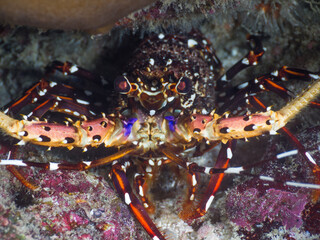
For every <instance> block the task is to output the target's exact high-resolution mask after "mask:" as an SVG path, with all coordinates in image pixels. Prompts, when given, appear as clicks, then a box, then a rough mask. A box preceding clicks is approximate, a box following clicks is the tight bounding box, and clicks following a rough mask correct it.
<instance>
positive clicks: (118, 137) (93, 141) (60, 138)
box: [0, 112, 131, 150]
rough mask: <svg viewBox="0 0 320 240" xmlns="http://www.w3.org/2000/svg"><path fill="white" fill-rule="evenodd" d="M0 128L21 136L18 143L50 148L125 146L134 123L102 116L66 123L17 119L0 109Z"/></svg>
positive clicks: (18, 137) (15, 135)
mask: <svg viewBox="0 0 320 240" xmlns="http://www.w3.org/2000/svg"><path fill="white" fill-rule="evenodd" d="M0 129H2V130H3V131H4V132H5V133H7V134H8V135H10V136H12V137H14V138H17V139H20V140H21V141H20V142H19V143H18V145H23V144H25V142H31V143H33V144H36V145H42V146H48V147H67V148H69V149H70V148H73V147H82V148H84V150H86V147H88V146H99V145H100V144H102V143H104V144H105V146H106V147H111V146H119V145H124V144H125V143H126V139H127V138H128V136H129V134H130V132H131V125H126V124H125V122H122V121H121V120H120V119H114V118H111V117H102V118H98V119H96V120H90V121H77V122H75V123H73V124H69V123H68V124H67V125H62V124H58V123H48V122H45V121H27V120H21V121H19V120H16V119H13V118H11V117H9V116H7V115H5V114H4V113H2V112H0Z"/></svg>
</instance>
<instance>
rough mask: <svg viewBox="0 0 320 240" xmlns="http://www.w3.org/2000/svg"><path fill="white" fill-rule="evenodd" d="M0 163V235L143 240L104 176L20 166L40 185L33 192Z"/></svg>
mask: <svg viewBox="0 0 320 240" xmlns="http://www.w3.org/2000/svg"><path fill="white" fill-rule="evenodd" d="M1 149H2V150H4V149H5V148H1ZM35 152H36V151H35ZM35 152H34V153H35ZM5 157H6V156H4V155H1V159H3V158H5ZM2 168H3V169H1V171H2V173H1V175H0V239H3V240H6V239H24V238H29V237H30V236H34V237H32V238H37V239H49V238H57V239H86V240H88V239H113V240H117V239H118V240H120V239H121V240H122V239H144V235H143V234H144V233H140V232H141V231H139V228H137V227H136V223H135V220H134V218H133V217H132V215H131V213H130V211H129V210H128V208H127V206H126V205H125V204H124V203H122V201H121V200H120V199H119V198H118V197H117V195H116V193H115V192H114V191H113V189H112V188H111V187H110V186H109V184H108V183H107V181H106V180H105V179H104V178H102V177H97V176H95V175H94V174H93V173H87V172H78V171H46V170H37V169H32V168H19V170H20V171H21V173H23V175H24V176H25V177H27V179H28V180H29V181H31V182H32V183H34V184H36V185H37V186H39V187H40V189H39V190H38V191H35V192H31V191H29V190H27V189H26V188H25V187H24V186H22V184H21V183H20V182H19V181H17V180H16V178H14V177H13V176H12V175H10V173H9V172H8V171H6V170H5V168H4V167H2ZM105 172H107V170H105Z"/></svg>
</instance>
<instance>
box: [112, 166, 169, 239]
mask: <svg viewBox="0 0 320 240" xmlns="http://www.w3.org/2000/svg"><path fill="white" fill-rule="evenodd" d="M110 178H111V180H112V182H113V185H114V187H115V189H116V190H117V192H118V194H119V196H120V197H121V198H122V200H123V201H124V202H125V204H127V205H128V206H129V208H130V210H131V211H132V213H133V214H134V215H135V217H136V218H137V219H138V221H139V222H140V224H141V225H142V227H143V228H144V229H145V230H146V231H147V233H148V234H149V235H150V237H151V238H152V239H153V240H165V237H164V236H163V235H162V233H161V232H160V231H159V230H158V228H157V226H156V225H155V224H154V223H153V221H152V220H151V218H150V216H149V215H148V213H147V211H146V209H145V208H144V207H143V205H142V204H141V203H140V201H139V199H138V198H137V197H136V196H135V194H134V193H133V191H132V188H131V186H130V183H129V181H128V179H127V177H126V174H125V167H124V166H123V165H121V164H120V163H116V164H115V165H113V166H112V170H111V173H110Z"/></svg>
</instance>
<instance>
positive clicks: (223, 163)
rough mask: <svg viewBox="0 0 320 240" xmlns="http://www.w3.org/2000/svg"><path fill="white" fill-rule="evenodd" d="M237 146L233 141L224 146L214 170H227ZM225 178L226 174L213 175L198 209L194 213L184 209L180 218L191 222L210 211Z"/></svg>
mask: <svg viewBox="0 0 320 240" xmlns="http://www.w3.org/2000/svg"><path fill="white" fill-rule="evenodd" d="M235 146H236V140H231V141H228V142H227V143H226V144H222V147H221V149H220V152H219V155H218V158H217V161H216V163H215V166H214V168H218V169H225V168H227V167H228V163H229V161H230V159H231V158H232V156H233V151H234V150H235ZM223 177H224V173H216V174H213V175H212V177H211V178H210V181H209V184H208V187H207V189H206V191H205V193H204V195H203V197H202V199H201V201H200V203H199V205H198V206H197V208H196V209H194V210H192V211H190V209H183V211H182V212H181V213H180V214H179V216H180V218H181V219H184V220H190V219H196V218H199V217H202V216H203V215H204V214H205V213H206V212H207V211H208V209H209V207H210V205H211V203H212V201H213V199H214V195H215V193H216V192H217V191H218V189H219V187H220V185H221V182H222V179H223Z"/></svg>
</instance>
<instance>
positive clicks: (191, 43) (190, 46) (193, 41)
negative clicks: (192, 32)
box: [188, 39, 198, 48]
mask: <svg viewBox="0 0 320 240" xmlns="http://www.w3.org/2000/svg"><path fill="white" fill-rule="evenodd" d="M197 44H198V42H197V41H196V40H194V39H189V40H188V47H189V48H192V47H194V46H195V45H197Z"/></svg>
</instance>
